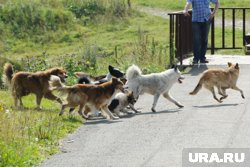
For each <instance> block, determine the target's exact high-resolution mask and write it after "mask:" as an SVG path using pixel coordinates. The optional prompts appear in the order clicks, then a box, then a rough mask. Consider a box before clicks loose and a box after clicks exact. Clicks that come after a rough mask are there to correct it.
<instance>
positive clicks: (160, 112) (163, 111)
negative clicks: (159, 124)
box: [137, 109, 181, 115]
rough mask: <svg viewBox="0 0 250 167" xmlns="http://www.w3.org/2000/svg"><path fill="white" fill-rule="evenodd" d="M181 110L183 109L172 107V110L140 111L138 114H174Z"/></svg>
mask: <svg viewBox="0 0 250 167" xmlns="http://www.w3.org/2000/svg"><path fill="white" fill-rule="evenodd" d="M179 111H181V109H170V110H162V111H156V112H152V111H149V112H143V113H138V114H137V115H149V114H164V113H165V114H167V113H169V114H173V113H176V112H179Z"/></svg>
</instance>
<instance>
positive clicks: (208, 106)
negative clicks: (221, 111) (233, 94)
mask: <svg viewBox="0 0 250 167" xmlns="http://www.w3.org/2000/svg"><path fill="white" fill-rule="evenodd" d="M237 105H239V104H238V103H232V104H212V105H204V106H193V107H195V108H214V107H227V106H237Z"/></svg>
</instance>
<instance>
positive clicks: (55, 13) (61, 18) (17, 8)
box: [0, 1, 73, 38]
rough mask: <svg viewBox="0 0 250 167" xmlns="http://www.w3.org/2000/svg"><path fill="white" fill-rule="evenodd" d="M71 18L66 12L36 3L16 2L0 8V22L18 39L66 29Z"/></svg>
mask: <svg viewBox="0 0 250 167" xmlns="http://www.w3.org/2000/svg"><path fill="white" fill-rule="evenodd" d="M72 18H73V17H72V14H71V13H70V12H67V11H66V10H60V9H56V8H53V10H52V9H51V8H46V7H45V6H43V5H41V4H39V3H38V2H32V3H30V1H17V2H15V3H5V4H4V5H2V6H1V7H0V20H1V21H2V23H4V24H5V25H6V26H7V27H8V28H9V29H10V30H11V32H12V33H13V34H14V35H15V36H16V37H18V38H24V37H27V36H32V35H34V34H43V33H44V32H46V31H56V30H58V29H59V27H62V28H63V27H67V26H68V24H69V23H70V22H71V20H73V19H72ZM0 28H1V27H0ZM0 33H1V29H0Z"/></svg>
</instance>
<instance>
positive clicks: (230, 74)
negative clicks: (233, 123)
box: [189, 62, 245, 103]
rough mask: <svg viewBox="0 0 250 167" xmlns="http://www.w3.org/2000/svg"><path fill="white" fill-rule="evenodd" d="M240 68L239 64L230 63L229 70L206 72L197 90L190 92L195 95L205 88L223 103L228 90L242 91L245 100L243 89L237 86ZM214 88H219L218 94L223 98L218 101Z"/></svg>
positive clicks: (210, 70)
mask: <svg viewBox="0 0 250 167" xmlns="http://www.w3.org/2000/svg"><path fill="white" fill-rule="evenodd" d="M239 72H240V68H239V65H238V63H236V64H232V63H230V62H229V63H228V68H227V69H209V70H206V71H205V72H204V73H203V75H202V76H201V78H200V81H199V83H198V85H197V86H196V87H195V89H194V90H193V91H192V92H190V93H189V94H190V95H195V94H197V93H198V92H199V90H200V89H201V88H202V86H204V87H205V88H207V89H208V90H210V91H211V92H212V94H213V97H214V99H215V100H217V101H218V102H220V103H221V102H222V100H223V99H225V98H227V96H228V95H227V94H226V89H229V88H231V89H234V90H237V91H240V93H241V97H242V98H243V99H244V98H245V97H244V94H243V91H242V90H241V89H239V88H238V87H237V86H236V83H237V80H238V77H239ZM214 87H217V88H218V93H219V94H220V95H221V96H222V97H221V98H220V99H218V98H217V97H216V95H215V91H214Z"/></svg>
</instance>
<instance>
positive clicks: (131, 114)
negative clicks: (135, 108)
mask: <svg viewBox="0 0 250 167" xmlns="http://www.w3.org/2000/svg"><path fill="white" fill-rule="evenodd" d="M138 114H140V113H130V114H124V115H122V116H120V118H121V119H127V118H132V117H134V116H136V115H138Z"/></svg>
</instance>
